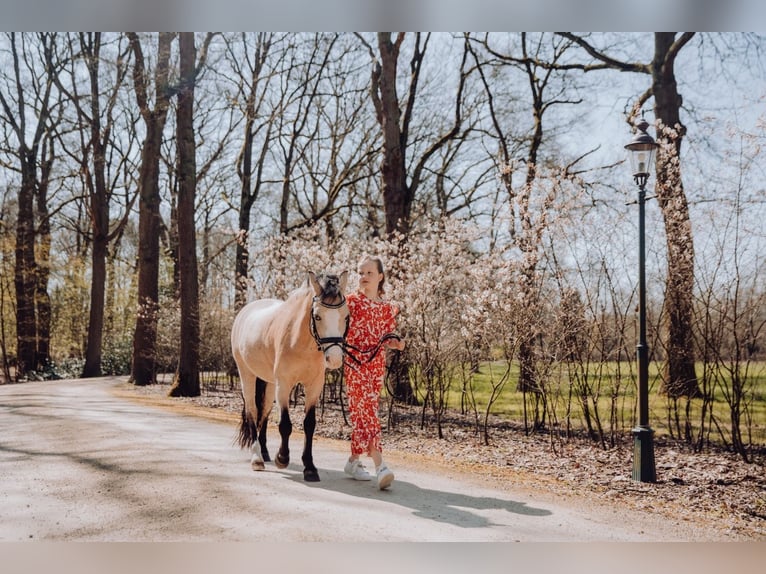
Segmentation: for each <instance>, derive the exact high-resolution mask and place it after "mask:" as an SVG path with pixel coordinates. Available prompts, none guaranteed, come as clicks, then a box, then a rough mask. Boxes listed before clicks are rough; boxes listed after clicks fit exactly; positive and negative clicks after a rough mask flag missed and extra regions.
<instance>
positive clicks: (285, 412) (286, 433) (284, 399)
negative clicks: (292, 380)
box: [274, 385, 295, 468]
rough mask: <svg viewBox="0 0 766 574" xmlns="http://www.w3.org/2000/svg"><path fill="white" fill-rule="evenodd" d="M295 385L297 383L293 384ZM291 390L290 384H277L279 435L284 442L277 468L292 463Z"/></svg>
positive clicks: (278, 453)
mask: <svg viewBox="0 0 766 574" xmlns="http://www.w3.org/2000/svg"><path fill="white" fill-rule="evenodd" d="M293 386H295V385H293ZM290 391H292V387H289V386H288V385H277V406H278V407H279V436H280V437H281V439H282V442H281V443H280V445H279V452H277V458H276V459H275V460H274V464H275V465H276V466H277V468H286V467H287V465H288V464H290V435H291V434H292V432H293V423H292V421H291V420H290V410H289V405H290Z"/></svg>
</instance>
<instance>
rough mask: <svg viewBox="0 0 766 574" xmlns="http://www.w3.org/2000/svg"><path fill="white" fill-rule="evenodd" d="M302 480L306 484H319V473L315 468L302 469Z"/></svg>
mask: <svg viewBox="0 0 766 574" xmlns="http://www.w3.org/2000/svg"><path fill="white" fill-rule="evenodd" d="M303 480H305V481H306V482H319V471H318V470H317V469H315V468H305V469H303Z"/></svg>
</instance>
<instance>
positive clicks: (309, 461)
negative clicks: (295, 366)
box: [301, 373, 324, 482]
mask: <svg viewBox="0 0 766 574" xmlns="http://www.w3.org/2000/svg"><path fill="white" fill-rule="evenodd" d="M323 375H324V373H323ZM323 384H324V376H323V377H322V380H321V381H319V382H318V383H315V384H313V385H307V386H306V408H305V411H304V412H305V414H304V417H303V432H304V435H305V437H306V438H305V441H304V443H303V456H302V457H301V460H302V461H303V480H305V481H306V482H319V471H318V470H317V467H316V466H314V454H313V445H314V430H315V429H316V422H317V417H316V404H317V401H318V400H319V395H320V394H321V392H322V385H323Z"/></svg>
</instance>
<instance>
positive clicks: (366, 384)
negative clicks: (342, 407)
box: [344, 292, 399, 455]
mask: <svg viewBox="0 0 766 574" xmlns="http://www.w3.org/2000/svg"><path fill="white" fill-rule="evenodd" d="M346 303H347V304H348V310H349V313H350V315H351V322H350V324H349V329H348V334H347V335H346V341H347V342H348V343H349V344H351V345H353V346H355V347H357V348H359V349H363V350H367V349H373V348H374V347H375V346H376V345H377V344H378V342H379V341H380V338H381V337H382V336H383V335H385V334H386V333H392V332H393V331H394V329H396V316H397V315H398V314H399V309H398V308H397V307H395V306H394V305H393V304H391V303H389V302H388V301H373V300H372V299H369V298H368V297H367V296H366V295H364V293H361V292H354V293H350V294H349V295H348V296H347V297H346ZM350 352H352V353H354V354H355V356H356V357H357V358H358V359H359V360H360V361H361V363H362V364H361V365H359V364H357V363H356V362H354V361H347V362H346V365H345V367H344V377H345V379H346V391H347V393H348V408H349V413H350V415H351V425H352V430H351V454H352V455H362V454H367V455H369V454H370V452H371V451H372V449H377V450H382V449H381V440H380V438H381V432H380V419H379V418H378V404H379V400H380V390H381V388H382V386H383V379H384V377H385V374H386V350H385V346H383V347H382V348H381V349H380V351H379V352H378V353H377V354H376V355H375V357H374V358H373V359H372V360H371V361H369V362H368V359H369V358H370V354H364V353H356V352H354V351H353V350H352V351H350Z"/></svg>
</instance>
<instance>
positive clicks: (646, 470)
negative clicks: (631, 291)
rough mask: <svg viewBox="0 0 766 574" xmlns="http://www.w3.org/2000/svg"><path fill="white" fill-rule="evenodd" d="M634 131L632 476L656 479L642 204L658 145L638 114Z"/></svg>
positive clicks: (647, 125)
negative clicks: (635, 406) (635, 407)
mask: <svg viewBox="0 0 766 574" xmlns="http://www.w3.org/2000/svg"><path fill="white" fill-rule="evenodd" d="M636 127H637V128H638V133H636V135H635V136H634V138H633V140H632V141H631V142H630V143H629V144H628V145H626V146H625V149H627V150H628V152H629V153H628V155H629V156H630V166H631V170H632V172H633V179H634V181H635V182H636V185H638V344H637V345H636V356H637V359H638V425H637V426H636V427H635V428H633V480H637V481H640V482H656V480H657V473H656V470H655V466H654V436H653V435H654V431H653V430H652V429H651V428H650V427H649V346H648V345H647V343H646V273H645V269H646V245H645V240H644V205H645V203H646V180H647V179H648V178H649V171H650V169H651V167H652V160H653V159H654V152H655V150H656V148H657V147H658V145H657V143H656V142H655V141H654V139H653V138H652V136H650V135H649V134H648V133H646V128H648V127H649V123H648V122H647V121H646V120H645V119H643V118H641V121H639V123H638V124H637V125H636Z"/></svg>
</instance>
